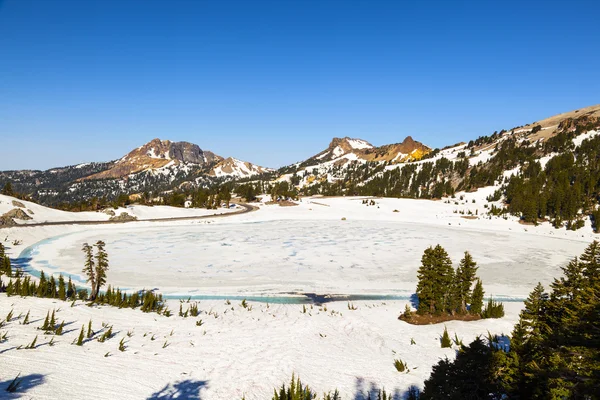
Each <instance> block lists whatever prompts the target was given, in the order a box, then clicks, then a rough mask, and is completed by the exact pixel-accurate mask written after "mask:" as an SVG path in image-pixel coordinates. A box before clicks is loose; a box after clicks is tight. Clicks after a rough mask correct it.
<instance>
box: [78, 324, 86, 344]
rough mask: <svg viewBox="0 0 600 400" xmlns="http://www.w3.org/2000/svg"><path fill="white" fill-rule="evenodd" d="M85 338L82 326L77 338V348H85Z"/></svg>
mask: <svg viewBox="0 0 600 400" xmlns="http://www.w3.org/2000/svg"><path fill="white" fill-rule="evenodd" d="M84 337H85V334H84V327H83V325H81V331H80V332H79V337H78V338H77V343H76V344H77V346H83V339H84Z"/></svg>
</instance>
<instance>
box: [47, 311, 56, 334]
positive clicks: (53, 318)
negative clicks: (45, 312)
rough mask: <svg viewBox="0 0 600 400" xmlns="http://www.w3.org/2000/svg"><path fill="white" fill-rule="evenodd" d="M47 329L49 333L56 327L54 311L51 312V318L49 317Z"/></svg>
mask: <svg viewBox="0 0 600 400" xmlns="http://www.w3.org/2000/svg"><path fill="white" fill-rule="evenodd" d="M48 327H49V329H48V330H50V331H53V330H54V328H55V327H56V310H52V316H51V317H50V322H49V323H48Z"/></svg>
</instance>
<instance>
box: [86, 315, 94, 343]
mask: <svg viewBox="0 0 600 400" xmlns="http://www.w3.org/2000/svg"><path fill="white" fill-rule="evenodd" d="M92 336H94V331H93V330H92V320H91V319H90V322H88V329H87V338H88V339H90V338H91V337H92Z"/></svg>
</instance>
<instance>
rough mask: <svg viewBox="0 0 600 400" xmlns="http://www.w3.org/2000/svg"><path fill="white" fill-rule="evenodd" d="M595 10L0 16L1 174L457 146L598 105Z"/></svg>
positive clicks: (114, 0)
mask: <svg viewBox="0 0 600 400" xmlns="http://www.w3.org/2000/svg"><path fill="white" fill-rule="evenodd" d="M599 3H600V2H598V1H562V2H559V1H553V0H546V1H526V0H522V1H491V0H490V1H487V0H478V1H450V0H444V1H408V0H405V1H403V0H395V1H374V0H372V1H353V0H345V1H333V0H332V1H327V0H318V1H317V0H314V1H312V0H301V1H291V0H274V1H260V0H243V1H217V0H215V1H210V2H209V1H201V0H198V1H191V0H190V1H183V0H181V1H177V0H171V1H167V0H163V1H153V0H139V1H128V0H104V1H100V0H97V1H94V0H85V1H80V0H71V1H65V0H63V1H61V0H37V1H34V0H4V1H2V0H0V148H1V149H2V150H1V152H0V170H5V169H24V168H32V169H33V168H36V169H46V168H50V167H55V166H63V165H68V164H75V163H79V162H84V161H102V160H111V159H116V158H119V157H121V156H122V155H123V154H125V153H127V152H128V151H129V150H131V149H132V148H134V147H137V146H139V145H141V144H143V143H146V142H147V141H149V140H151V139H153V138H155V137H160V138H162V139H170V140H174V141H180V140H185V141H190V142H193V143H196V144H198V145H200V147H201V148H203V149H208V150H211V151H214V152H216V153H217V154H219V155H222V156H234V157H237V158H240V159H243V160H247V161H251V162H254V163H257V164H260V165H265V166H271V167H278V166H281V165H285V164H289V163H291V162H294V161H298V160H301V159H305V158H307V157H309V156H311V155H313V154H315V153H317V152H319V151H320V150H321V149H322V148H324V147H326V146H327V145H328V143H329V141H330V140H331V138H332V137H334V136H350V137H360V138H363V139H366V140H368V141H370V142H372V143H373V144H375V145H381V144H387V143H394V142H399V141H401V140H402V139H403V138H404V137H405V136H407V135H412V136H413V137H414V138H415V139H416V140H419V141H422V142H424V143H426V144H428V145H430V146H433V147H441V146H444V145H448V144H452V143H455V142H458V141H463V140H469V139H471V138H475V137H477V136H479V135H483V134H489V133H492V132H493V131H494V130H500V129H502V128H511V127H513V126H516V125H521V124H524V123H528V122H533V121H535V120H538V119H542V118H544V117H547V116H550V115H553V114H556V113H559V112H563V111H569V110H572V109H577V108H581V107H584V106H588V105H592V104H597V103H600V74H599V73H598V71H599V68H600V67H599V65H600V52H599V51H598V46H599V44H600V28H599V27H598V16H599V15H600V4H599Z"/></svg>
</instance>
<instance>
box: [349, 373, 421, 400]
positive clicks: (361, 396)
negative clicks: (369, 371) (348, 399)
mask: <svg viewBox="0 0 600 400" xmlns="http://www.w3.org/2000/svg"><path fill="white" fill-rule="evenodd" d="M383 390H384V388H380V387H378V386H377V385H376V384H375V383H374V382H369V383H366V382H365V380H364V379H362V378H356V384H355V387H354V396H352V399H353V400H377V399H379V398H380V397H379V395H380V394H382V393H383ZM411 390H413V391H415V390H416V391H417V393H418V392H419V389H418V388H417V387H415V386H411V387H409V388H408V389H407V390H404V391H401V390H400V389H398V388H396V389H394V390H392V391H389V390H386V394H387V395H388V396H391V399H393V400H404V399H407V398H409V394H410V392H411Z"/></svg>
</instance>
